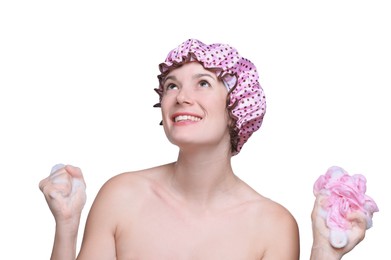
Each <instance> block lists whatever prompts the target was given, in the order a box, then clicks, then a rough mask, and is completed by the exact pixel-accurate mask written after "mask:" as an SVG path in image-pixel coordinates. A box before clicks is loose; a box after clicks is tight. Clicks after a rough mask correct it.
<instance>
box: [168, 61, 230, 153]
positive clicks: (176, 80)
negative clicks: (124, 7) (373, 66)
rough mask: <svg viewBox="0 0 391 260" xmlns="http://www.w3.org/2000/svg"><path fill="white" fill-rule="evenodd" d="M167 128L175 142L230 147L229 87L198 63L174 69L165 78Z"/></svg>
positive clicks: (185, 145)
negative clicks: (227, 107)
mask: <svg viewBox="0 0 391 260" xmlns="http://www.w3.org/2000/svg"><path fill="white" fill-rule="evenodd" d="M163 91H164V92H163V96H162V101H161V108H162V117H163V126H164V131H165V133H166V135H167V137H168V139H169V140H170V142H172V143H173V144H175V145H178V146H179V147H181V148H186V147H201V146H205V147H212V146H213V147H216V145H217V146H221V147H222V148H223V149H225V148H226V149H227V151H229V150H230V136H229V132H228V114H227V109H226V98H227V93H228V91H227V89H226V87H225V86H224V84H223V82H222V81H220V80H218V79H217V77H216V74H215V73H213V72H211V71H209V70H206V69H204V67H203V66H202V65H201V64H199V63H198V62H190V63H186V64H184V65H183V66H181V67H179V68H177V69H175V70H173V71H171V72H170V73H169V74H168V75H167V76H166V77H165V79H164V81H163Z"/></svg>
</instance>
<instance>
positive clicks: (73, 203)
mask: <svg viewBox="0 0 391 260" xmlns="http://www.w3.org/2000/svg"><path fill="white" fill-rule="evenodd" d="M39 188H40V190H41V191H42V192H43V194H44V196H45V199H46V201H47V203H48V205H49V208H50V210H51V212H52V214H53V216H54V218H55V220H56V223H59V222H65V223H69V222H70V223H77V225H78V223H79V219H80V215H81V212H82V210H83V207H84V205H85V202H86V191H85V190H86V184H85V182H84V178H83V174H82V172H81V170H80V169H79V168H77V167H74V166H71V165H66V166H63V165H60V166H59V165H56V166H55V167H53V169H52V172H51V174H50V175H49V176H48V177H47V178H45V179H43V180H42V181H41V182H40V183H39Z"/></svg>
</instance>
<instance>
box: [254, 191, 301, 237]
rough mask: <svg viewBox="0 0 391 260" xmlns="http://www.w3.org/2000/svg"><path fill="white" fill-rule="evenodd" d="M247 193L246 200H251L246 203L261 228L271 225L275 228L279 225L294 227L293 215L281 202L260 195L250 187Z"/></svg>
mask: <svg viewBox="0 0 391 260" xmlns="http://www.w3.org/2000/svg"><path fill="white" fill-rule="evenodd" d="M247 194H248V195H247V196H248V198H249V199H248V201H250V202H251V203H249V204H248V205H249V208H250V211H251V212H252V214H251V215H252V217H253V218H254V220H255V221H256V222H258V223H260V224H259V225H260V226H262V228H264V227H267V228H268V227H270V228H271V227H273V229H276V228H278V227H277V226H281V225H282V226H284V225H286V226H291V227H293V228H295V226H296V225H297V223H296V220H295V218H294V216H293V215H292V214H291V212H290V211H289V210H288V209H287V208H286V207H284V206H283V205H282V204H280V203H278V202H277V201H275V200H272V199H270V198H268V197H265V196H263V195H261V194H260V193H258V192H257V191H255V190H253V189H252V188H250V187H249V188H248V189H247Z"/></svg>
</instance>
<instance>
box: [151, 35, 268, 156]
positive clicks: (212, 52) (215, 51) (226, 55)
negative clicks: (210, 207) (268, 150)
mask: <svg viewBox="0 0 391 260" xmlns="http://www.w3.org/2000/svg"><path fill="white" fill-rule="evenodd" d="M192 61H197V62H199V63H200V64H201V65H202V66H203V67H204V68H205V69H208V70H211V71H213V72H215V73H216V76H217V78H219V79H220V80H222V81H223V82H224V85H225V86H226V87H227V89H228V91H229V93H230V94H229V95H230V104H229V107H231V108H233V109H232V110H231V113H232V115H233V116H234V117H235V118H236V119H237V120H236V126H235V127H236V130H237V131H238V137H239V140H238V143H237V147H236V151H233V152H232V155H236V154H238V153H239V152H240V150H241V149H242V147H243V145H244V143H246V142H247V140H248V138H249V137H250V136H251V135H252V134H253V133H254V132H255V131H257V130H258V129H259V128H260V127H261V125H262V121H263V117H264V115H265V112H266V100H265V95H264V91H263V89H262V87H261V86H260V84H259V82H258V79H259V76H258V72H257V69H256V67H255V65H254V64H253V63H252V62H251V61H250V60H248V59H246V58H243V57H242V56H240V54H239V53H238V51H237V50H236V49H235V48H233V47H231V46H229V45H227V44H220V43H214V44H210V45H207V44H204V43H202V42H201V41H199V40H197V39H188V40H186V41H185V42H183V43H182V44H180V45H179V46H178V47H177V48H175V49H173V50H171V51H170V52H169V54H168V55H167V58H166V60H165V61H164V62H163V63H161V64H159V70H160V72H161V74H160V75H158V79H159V88H157V89H155V91H156V92H157V93H158V94H159V96H160V101H161V99H162V94H163V81H164V78H165V76H167V74H168V73H170V72H171V71H172V70H174V69H175V68H178V67H180V66H181V65H183V64H185V63H188V62H192ZM156 106H159V104H157V105H156Z"/></svg>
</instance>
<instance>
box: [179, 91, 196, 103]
mask: <svg viewBox="0 0 391 260" xmlns="http://www.w3.org/2000/svg"><path fill="white" fill-rule="evenodd" d="M176 100H177V103H178V104H192V103H193V99H192V94H191V91H189V90H188V89H186V88H184V87H182V88H181V89H180V90H179V91H178V95H177V97H176Z"/></svg>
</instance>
